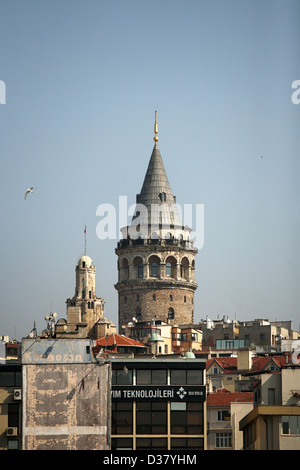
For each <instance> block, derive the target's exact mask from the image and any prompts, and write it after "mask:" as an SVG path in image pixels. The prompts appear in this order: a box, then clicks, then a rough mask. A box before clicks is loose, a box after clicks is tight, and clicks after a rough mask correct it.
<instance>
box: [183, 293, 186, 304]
mask: <svg viewBox="0 0 300 470" xmlns="http://www.w3.org/2000/svg"><path fill="white" fill-rule="evenodd" d="M183 300H184V303H185V304H186V295H185V296H184V297H183Z"/></svg>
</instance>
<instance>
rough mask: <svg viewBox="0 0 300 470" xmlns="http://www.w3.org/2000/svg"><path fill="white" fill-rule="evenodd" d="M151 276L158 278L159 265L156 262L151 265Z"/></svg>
mask: <svg viewBox="0 0 300 470" xmlns="http://www.w3.org/2000/svg"><path fill="white" fill-rule="evenodd" d="M151 276H152V277H158V264H157V263H156V262H154V263H152V264H151Z"/></svg>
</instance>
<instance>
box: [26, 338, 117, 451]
mask: <svg viewBox="0 0 300 470" xmlns="http://www.w3.org/2000/svg"><path fill="white" fill-rule="evenodd" d="M22 356H23V364H22V381H23V389H22V394H23V399H22V404H23V412H22V415H23V423H22V424H23V433H22V449H23V450H108V449H109V448H110V366H109V364H107V363H104V362H102V363H98V362H97V361H95V359H94V356H93V354H92V342H91V341H90V340H89V339H59V340H56V339H40V338H38V339H35V340H31V339H23V342H22Z"/></svg>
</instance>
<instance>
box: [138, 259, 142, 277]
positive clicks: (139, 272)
mask: <svg viewBox="0 0 300 470" xmlns="http://www.w3.org/2000/svg"><path fill="white" fill-rule="evenodd" d="M138 276H139V278H142V277H143V263H139V265H138Z"/></svg>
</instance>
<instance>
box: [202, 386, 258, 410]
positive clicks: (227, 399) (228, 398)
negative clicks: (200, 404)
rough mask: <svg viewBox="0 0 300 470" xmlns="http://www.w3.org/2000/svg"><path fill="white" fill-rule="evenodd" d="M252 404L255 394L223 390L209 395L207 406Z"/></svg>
mask: <svg viewBox="0 0 300 470" xmlns="http://www.w3.org/2000/svg"><path fill="white" fill-rule="evenodd" d="M237 402H238V403H252V402H253V392H234V393H231V392H229V391H228V390H226V389H224V388H222V389H219V390H216V391H215V392H213V393H209V394H208V395H207V400H206V403H207V406H226V405H230V403H237Z"/></svg>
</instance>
